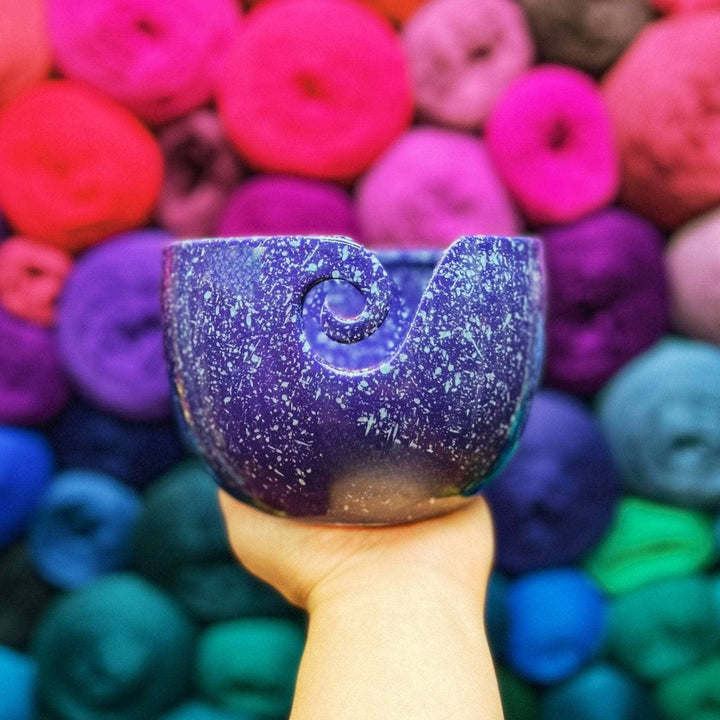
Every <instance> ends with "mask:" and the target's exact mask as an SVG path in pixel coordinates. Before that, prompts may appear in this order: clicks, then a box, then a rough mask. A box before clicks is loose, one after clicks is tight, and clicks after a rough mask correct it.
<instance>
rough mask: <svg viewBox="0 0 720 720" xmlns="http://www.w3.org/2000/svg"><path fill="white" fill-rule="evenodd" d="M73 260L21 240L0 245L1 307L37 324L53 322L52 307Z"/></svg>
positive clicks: (61, 253) (45, 245) (63, 253)
mask: <svg viewBox="0 0 720 720" xmlns="http://www.w3.org/2000/svg"><path fill="white" fill-rule="evenodd" d="M71 267H72V258H71V257H70V255H68V253H66V252H65V251H63V250H61V249H60V248H56V247H53V246H52V245H47V244H45V243H40V242H36V241H34V240H28V239H27V238H23V237H11V238H8V239H7V240H5V241H4V242H0V305H2V307H4V308H5V310H7V312H9V313H11V314H13V315H16V316H17V317H19V318H22V319H23V320H28V321H29V322H34V323H37V324H39V325H45V326H48V325H53V324H54V323H55V306H56V302H57V298H58V296H59V294H60V291H61V289H62V287H63V284H64V282H65V279H66V277H67V275H68V273H69V272H70V268H71Z"/></svg>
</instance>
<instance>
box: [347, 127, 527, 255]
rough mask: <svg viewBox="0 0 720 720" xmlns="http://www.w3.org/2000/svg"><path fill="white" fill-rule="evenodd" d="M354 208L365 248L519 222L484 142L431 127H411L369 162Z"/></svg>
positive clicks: (507, 228)
mask: <svg viewBox="0 0 720 720" xmlns="http://www.w3.org/2000/svg"><path fill="white" fill-rule="evenodd" d="M356 208H357V213H358V220H359V222H360V231H361V233H362V237H363V240H364V242H365V243H366V244H367V245H368V246H371V247H384V248H407V249H416V248H418V249H422V248H427V249H440V248H444V247H446V246H447V245H449V244H450V243H452V242H453V241H454V240H456V239H457V238H458V237H460V236H462V235H483V234H484V235H513V234H516V233H517V232H518V231H519V230H520V227H521V225H520V221H519V218H518V214H517V212H516V210H515V208H514V207H513V205H512V203H511V201H510V199H509V198H508V195H507V193H506V192H505V189H504V188H503V186H502V184H501V182H500V180H499V178H498V177H497V175H496V173H495V170H494V168H493V166H492V164H491V162H490V160H489V158H488V155H487V152H486V150H485V146H484V145H483V143H482V141H481V140H479V139H478V138H476V137H473V136H471V135H468V134H465V133H460V132H457V131H454V130H446V129H441V128H433V127H418V128H413V129H411V130H409V131H408V132H407V133H406V134H405V135H403V137H401V138H400V139H399V140H398V141H397V142H396V143H395V144H394V145H393V146H392V147H391V148H390V149H389V150H388V151H387V152H386V153H385V154H384V155H383V156H382V157H381V158H380V159H379V160H378V162H377V163H375V165H373V167H372V168H371V169H370V170H369V171H368V172H367V173H366V174H365V175H364V176H363V178H362V179H361V180H360V183H359V184H358V186H357V193H356Z"/></svg>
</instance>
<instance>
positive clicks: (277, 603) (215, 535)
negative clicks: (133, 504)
mask: <svg viewBox="0 0 720 720" xmlns="http://www.w3.org/2000/svg"><path fill="white" fill-rule="evenodd" d="M132 557H133V566H134V568H135V569H137V571H138V572H139V573H140V574H142V575H143V576H144V577H146V578H147V579H148V580H150V581H151V582H153V583H154V584H155V585H157V586H159V587H161V588H163V590H165V591H166V592H167V593H168V594H169V595H171V596H172V597H174V598H175V600H177V602H179V603H180V604H181V605H182V606H183V608H185V610H186V612H188V614H190V615H191V616H192V617H194V618H195V619H197V620H198V621H201V622H205V623H208V622H217V621H223V620H230V619H232V618H238V617H243V616H248V615H263V616H270V615H290V614H291V613H293V612H294V610H293V609H292V608H291V606H290V605H289V603H288V602H287V601H286V600H285V599H284V598H283V597H282V596H281V595H280V594H279V593H277V592H276V591H275V590H274V589H272V588H271V587H270V586H269V585H266V584H265V583H263V582H261V581H260V580H257V579H256V578H255V577H254V576H252V575H250V573H248V571H247V570H245V568H243V567H242V565H240V563H238V561H237V560H236V559H235V557H234V556H233V555H232V553H231V551H230V546H229V544H228V540H227V534H226V532H225V524H224V521H223V517H222V515H221V513H220V506H219V503H218V497H217V486H216V485H215V483H214V482H213V480H212V478H211V476H210V474H209V473H208V471H207V470H206V469H205V467H204V466H203V465H201V464H200V463H199V461H197V460H193V459H190V460H186V461H185V462H182V463H180V464H178V465H177V466H176V467H174V468H173V469H172V470H170V471H169V472H168V473H166V474H165V475H164V476H162V477H161V478H158V479H157V480H156V481H155V482H154V483H153V484H152V485H151V486H150V487H149V488H148V490H147V491H146V493H145V495H144V507H143V510H142V512H141V514H140V517H139V518H138V520H137V523H136V525H135V530H134V533H133V537H132Z"/></svg>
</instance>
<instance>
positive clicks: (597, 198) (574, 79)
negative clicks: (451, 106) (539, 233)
mask: <svg viewBox="0 0 720 720" xmlns="http://www.w3.org/2000/svg"><path fill="white" fill-rule="evenodd" d="M485 138H486V142H487V147H488V151H489V152H490V156H491V157H492V160H493V162H494V164H495V166H496V168H497V171H498V174H499V175H500V178H501V179H502V181H503V182H504V183H505V185H506V186H507V188H508V190H509V191H510V194H511V195H512V197H513V198H514V200H515V202H516V203H517V204H518V206H519V207H520V209H521V210H522V211H523V213H524V214H525V216H526V218H527V219H528V221H529V222H531V223H533V224H535V225H540V224H551V223H568V222H573V221H574V220H578V219H580V218H581V217H583V216H584V215H587V214H589V213H591V212H592V211H594V210H598V209H600V208H603V207H605V206H607V205H609V204H610V203H611V202H612V201H613V200H614V198H615V196H616V195H617V192H618V188H619V184H620V171H619V163H618V155H617V151H616V147H615V139H614V137H613V133H612V126H611V124H610V117H609V115H608V113H607V110H606V108H605V105H604V103H603V98H602V96H601V94H600V90H599V88H598V86H597V85H596V83H595V82H594V81H593V80H592V78H591V77H590V76H589V75H586V74H585V73H583V72H581V71H580V70H576V69H575V68H570V67H566V66H562V65H553V64H544V65H537V66H535V67H533V68H531V69H529V70H528V71H527V72H525V73H523V74H522V75H521V76H520V77H518V78H516V79H515V80H513V82H512V83H510V85H509V86H508V87H507V88H506V89H505V91H504V92H503V93H502V95H501V96H500V98H499V99H498V101H497V102H496V103H495V106H494V108H493V110H492V112H491V113H490V116H489V117H488V120H487V123H486V124H485Z"/></svg>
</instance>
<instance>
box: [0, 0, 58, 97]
mask: <svg viewBox="0 0 720 720" xmlns="http://www.w3.org/2000/svg"><path fill="white" fill-rule="evenodd" d="M51 65H52V50H51V48H50V40H49V38H48V34H47V29H46V27H45V2H44V1H43V0H3V4H2V13H0V107H1V106H3V105H4V104H5V103H7V102H8V101H10V100H11V99H12V98H14V97H15V96H16V95H18V94H20V93H21V92H22V91H23V90H25V89H26V88H29V87H31V86H32V85H34V84H35V83H37V82H39V81H40V80H42V79H44V78H45V77H46V76H47V75H48V74H49V72H50V66H51Z"/></svg>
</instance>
